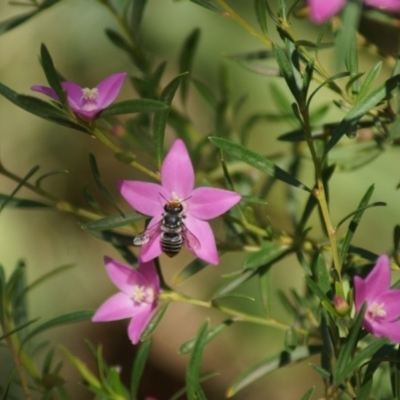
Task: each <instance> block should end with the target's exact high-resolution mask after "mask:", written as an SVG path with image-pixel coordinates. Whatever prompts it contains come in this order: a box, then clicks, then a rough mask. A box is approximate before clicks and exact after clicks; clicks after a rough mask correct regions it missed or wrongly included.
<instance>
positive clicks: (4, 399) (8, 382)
mask: <svg viewBox="0 0 400 400" xmlns="http://www.w3.org/2000/svg"><path fill="white" fill-rule="evenodd" d="M16 371H18V366H17V365H15V366H14V367H13V368H12V369H11V371H10V373H9V374H8V377H7V380H6V381H5V386H4V387H3V388H2V391H3V394H2V396H1V400H7V399H8V398H9V397H8V393H9V390H10V387H11V383H12V382H13V380H14V379H13V377H14V374H15V372H16Z"/></svg>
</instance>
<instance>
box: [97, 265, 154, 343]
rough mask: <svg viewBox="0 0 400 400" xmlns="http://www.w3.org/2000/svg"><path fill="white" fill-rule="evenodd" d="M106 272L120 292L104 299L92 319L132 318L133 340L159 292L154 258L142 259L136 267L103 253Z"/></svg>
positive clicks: (105, 320) (134, 341) (137, 338)
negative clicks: (147, 260)
mask: <svg viewBox="0 0 400 400" xmlns="http://www.w3.org/2000/svg"><path fill="white" fill-rule="evenodd" d="M104 262H105V266H106V270H107V273H108V276H109V277H110V279H111V281H112V282H113V283H114V285H115V286H116V287H117V288H118V289H119V290H120V292H119V293H117V294H115V295H113V296H111V297H110V298H109V299H108V300H106V301H105V302H104V303H103V304H102V305H101V306H100V307H99V309H98V310H97V311H96V313H95V314H94V315H93V318H92V321H93V322H108V321H116V320H119V319H125V318H131V321H130V323H129V326H128V336H129V338H130V339H131V341H132V343H133V344H136V343H137V342H138V341H139V339H140V335H141V334H142V332H143V331H144V329H145V328H146V326H147V324H148V323H149V321H150V319H151V317H152V316H153V314H154V312H155V310H156V308H157V303H158V296H159V294H160V292H161V288H160V280H159V277H158V274H157V270H156V267H155V265H154V262H153V261H149V262H141V261H140V260H139V266H138V269H134V268H132V267H130V266H128V265H125V264H122V263H120V262H119V261H116V260H113V259H112V258H109V257H104Z"/></svg>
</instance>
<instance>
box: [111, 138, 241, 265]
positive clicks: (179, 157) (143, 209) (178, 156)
mask: <svg viewBox="0 0 400 400" xmlns="http://www.w3.org/2000/svg"><path fill="white" fill-rule="evenodd" d="M194 180H195V177H194V170H193V166H192V162H191V161H190V157H189V154H188V151H187V149H186V146H185V144H184V143H183V141H182V140H180V139H177V140H176V141H175V142H174V144H173V145H172V147H171V149H170V150H169V152H168V154H167V156H166V157H165V159H164V162H163V165H162V167H161V185H158V184H156V183H149V182H139V181H119V182H118V183H117V185H118V188H119V190H120V192H121V194H122V196H123V197H124V198H125V200H126V201H127V202H128V203H129V204H130V205H131V206H132V207H133V208H134V209H135V210H137V211H138V212H140V213H142V214H145V215H150V216H151V217H153V218H152V220H151V221H150V223H149V225H148V228H151V227H153V226H154V225H157V224H160V222H161V220H162V217H163V213H164V206H165V204H166V203H167V202H169V201H175V202H176V201H178V202H180V203H181V204H182V206H183V216H184V220H183V223H184V225H185V227H186V228H187V230H188V231H189V232H191V234H193V235H194V236H195V237H196V238H197V240H198V241H199V246H198V248H195V249H193V248H192V249H190V246H188V245H187V243H186V242H185V240H183V244H185V245H186V247H188V248H189V250H191V251H193V252H194V253H195V254H196V256H197V257H199V258H201V259H202V260H204V261H206V262H208V263H210V264H214V265H216V264H218V262H219V258H218V253H217V248H216V244H215V238H214V234H213V231H212V229H211V227H210V224H209V223H208V222H207V221H206V220H208V219H211V218H215V217H218V216H219V215H221V214H223V213H224V212H226V211H227V210H229V209H230V208H231V207H233V206H234V205H235V204H236V203H238V202H239V201H240V199H241V196H240V195H239V194H238V193H235V192H231V191H229V190H224V189H215V188H211V187H199V188H196V189H194ZM161 252H162V249H161V230H160V229H159V230H158V231H157V232H156V233H155V234H154V236H153V237H152V238H151V240H150V241H149V242H148V243H147V244H144V246H143V248H142V250H141V252H140V254H141V255H140V256H141V258H142V260H143V261H145V262H146V261H149V260H151V259H153V258H155V257H157V256H159V255H160V254H161Z"/></svg>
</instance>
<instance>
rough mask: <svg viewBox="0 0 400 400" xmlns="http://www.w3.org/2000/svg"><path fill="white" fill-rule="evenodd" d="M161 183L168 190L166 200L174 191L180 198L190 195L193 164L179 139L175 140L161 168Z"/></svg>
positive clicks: (192, 183)
mask: <svg viewBox="0 0 400 400" xmlns="http://www.w3.org/2000/svg"><path fill="white" fill-rule="evenodd" d="M161 184H162V185H163V186H164V188H165V189H166V190H167V191H168V197H167V200H170V199H171V195H172V193H173V192H174V193H176V195H177V196H178V198H179V199H180V200H183V199H186V198H187V197H189V196H190V192H191V191H192V189H193V187H194V171H193V165H192V162H191V160H190V157H189V153H188V151H187V149H186V146H185V143H183V141H182V140H181V139H177V140H175V142H174V144H173V145H172V146H171V149H170V150H169V152H168V154H167V155H166V157H165V159H164V162H163V165H162V168H161Z"/></svg>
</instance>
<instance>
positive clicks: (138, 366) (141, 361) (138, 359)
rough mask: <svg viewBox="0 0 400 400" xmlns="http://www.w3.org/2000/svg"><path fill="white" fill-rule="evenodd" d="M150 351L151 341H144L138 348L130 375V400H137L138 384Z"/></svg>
mask: <svg viewBox="0 0 400 400" xmlns="http://www.w3.org/2000/svg"><path fill="white" fill-rule="evenodd" d="M150 350H151V340H146V341H145V342H144V343H142V344H141V346H140V347H139V350H138V352H137V353H136V356H135V360H134V362H133V367H132V373H131V380H130V385H131V400H138V389H139V383H140V380H141V378H142V375H143V371H144V367H145V365H146V361H147V357H148V356H149V353H150Z"/></svg>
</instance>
